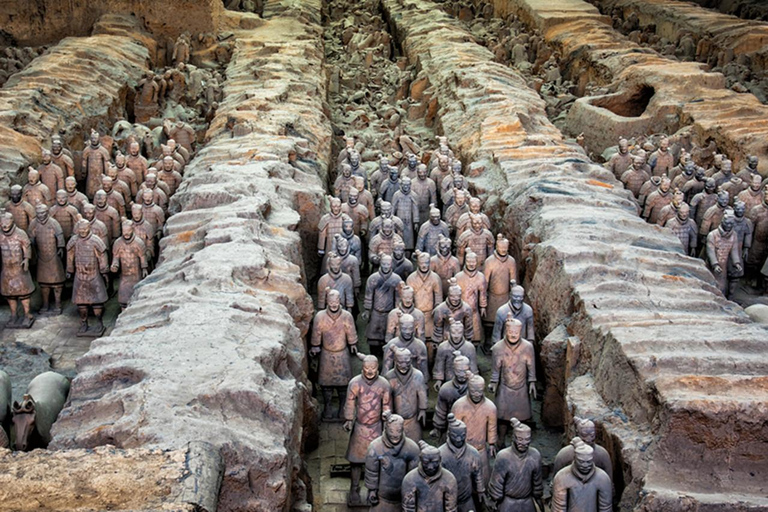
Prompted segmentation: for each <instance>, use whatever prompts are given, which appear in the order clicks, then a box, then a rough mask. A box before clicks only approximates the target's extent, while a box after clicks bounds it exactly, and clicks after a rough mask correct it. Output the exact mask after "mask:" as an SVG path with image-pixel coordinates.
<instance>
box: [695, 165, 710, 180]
mask: <svg viewBox="0 0 768 512" xmlns="http://www.w3.org/2000/svg"><path fill="white" fill-rule="evenodd" d="M693 178H694V179H695V180H696V181H703V182H705V183H706V181H707V170H706V169H704V168H703V167H696V170H695V171H694V172H693Z"/></svg>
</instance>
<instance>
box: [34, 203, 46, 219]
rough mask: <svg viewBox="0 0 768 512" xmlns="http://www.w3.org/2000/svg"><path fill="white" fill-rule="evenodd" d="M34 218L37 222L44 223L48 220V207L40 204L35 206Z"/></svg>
mask: <svg viewBox="0 0 768 512" xmlns="http://www.w3.org/2000/svg"><path fill="white" fill-rule="evenodd" d="M35 217H37V221H38V222H43V223H45V222H46V221H47V220H48V205H47V204H42V203H41V204H38V205H37V206H35Z"/></svg>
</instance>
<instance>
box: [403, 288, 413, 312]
mask: <svg viewBox="0 0 768 512" xmlns="http://www.w3.org/2000/svg"><path fill="white" fill-rule="evenodd" d="M400 302H401V303H402V304H403V306H405V307H406V308H410V307H411V306H413V288H411V287H410V286H403V287H402V288H400Z"/></svg>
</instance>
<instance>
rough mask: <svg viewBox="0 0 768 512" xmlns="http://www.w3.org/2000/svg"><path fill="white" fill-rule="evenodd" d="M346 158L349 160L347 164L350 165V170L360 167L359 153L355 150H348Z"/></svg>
mask: <svg viewBox="0 0 768 512" xmlns="http://www.w3.org/2000/svg"><path fill="white" fill-rule="evenodd" d="M348 155H349V156H348V157H347V159H348V160H349V165H350V166H351V167H352V170H353V171H354V170H355V169H357V168H358V167H360V153H358V152H357V151H350V152H349V153H348Z"/></svg>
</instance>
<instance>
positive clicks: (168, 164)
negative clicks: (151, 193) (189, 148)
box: [163, 156, 174, 172]
mask: <svg viewBox="0 0 768 512" xmlns="http://www.w3.org/2000/svg"><path fill="white" fill-rule="evenodd" d="M173 163H174V160H173V157H172V156H164V157H163V170H164V171H165V172H171V171H172V170H173Z"/></svg>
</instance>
